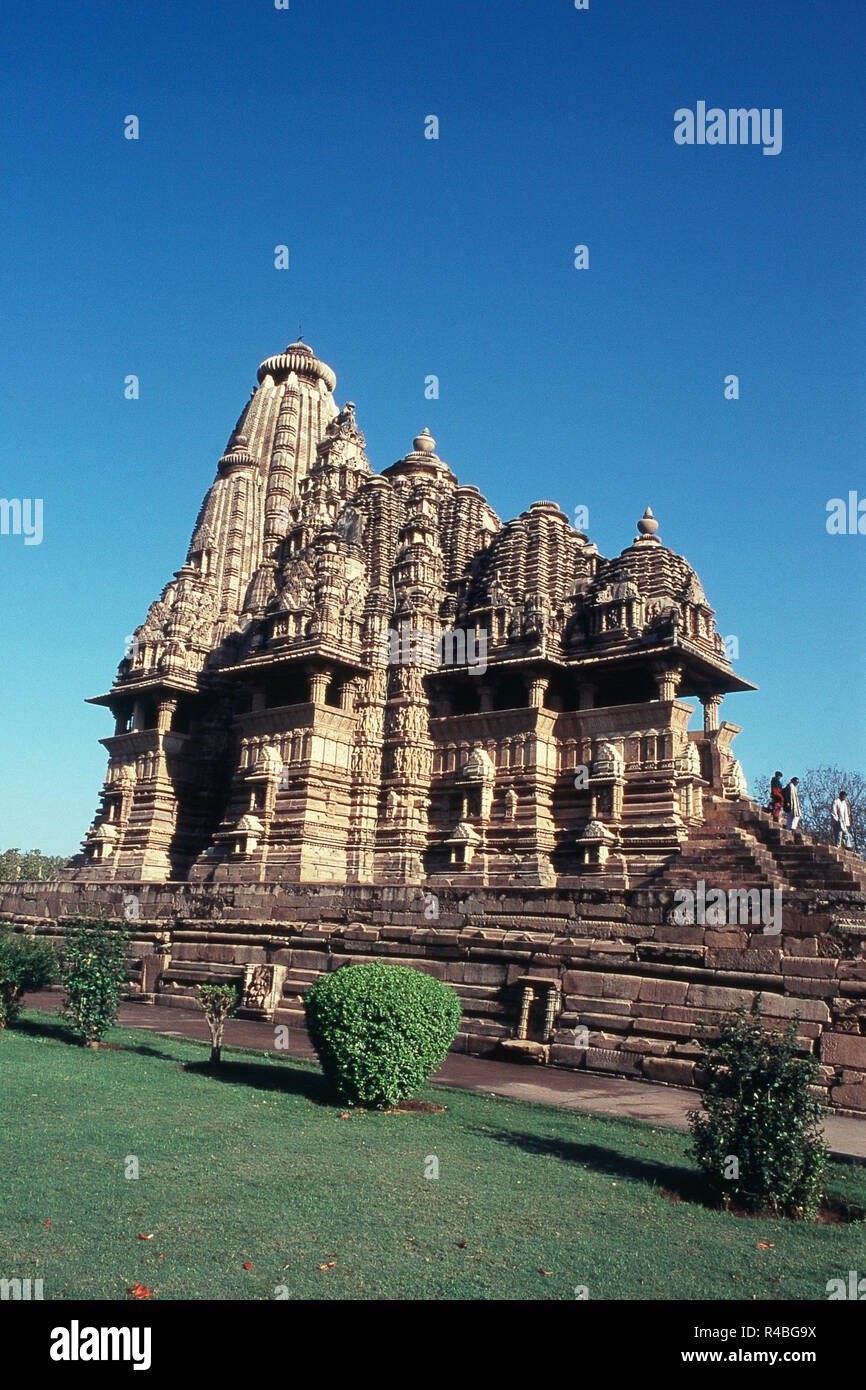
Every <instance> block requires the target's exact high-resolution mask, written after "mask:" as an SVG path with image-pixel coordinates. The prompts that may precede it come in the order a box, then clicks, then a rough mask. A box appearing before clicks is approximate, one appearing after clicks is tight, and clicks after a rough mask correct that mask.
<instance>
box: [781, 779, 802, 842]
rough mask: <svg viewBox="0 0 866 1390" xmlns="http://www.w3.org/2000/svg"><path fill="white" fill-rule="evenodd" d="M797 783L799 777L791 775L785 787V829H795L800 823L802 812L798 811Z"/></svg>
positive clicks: (798, 794) (798, 795)
mask: <svg viewBox="0 0 866 1390" xmlns="http://www.w3.org/2000/svg"><path fill="white" fill-rule="evenodd" d="M799 783H800V779H799V777H792V778H791V780H790V782H789V783H788V785H787V787H786V788H785V792H784V797H785V828H786V829H787V830H796V829H797V828H798V826H799V824H800V816H801V814H802V812H801V811H800V793H799V792H798V791H797V787H798V786H799Z"/></svg>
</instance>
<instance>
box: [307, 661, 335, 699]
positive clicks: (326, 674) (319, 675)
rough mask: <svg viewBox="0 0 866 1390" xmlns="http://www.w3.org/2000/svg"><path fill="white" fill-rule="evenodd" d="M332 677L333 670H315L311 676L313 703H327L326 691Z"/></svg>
mask: <svg viewBox="0 0 866 1390" xmlns="http://www.w3.org/2000/svg"><path fill="white" fill-rule="evenodd" d="M330 679H331V672H330V671H328V670H325V671H314V672H313V674H312V675H311V676H310V701H311V703H312V704H314V705H323V704H324V703H325V692H326V690H327V689H328V683H329V681H330Z"/></svg>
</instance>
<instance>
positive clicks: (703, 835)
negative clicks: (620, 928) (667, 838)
mask: <svg viewBox="0 0 866 1390" xmlns="http://www.w3.org/2000/svg"><path fill="white" fill-rule="evenodd" d="M699 878H703V879H704V880H705V881H706V882H707V883H708V884H709V883H711V884H712V885H713V887H719V888H728V887H734V886H735V887H737V888H781V889H783V890H785V891H787V892H802V891H805V892H810V891H811V892H815V891H822V892H831V893H833V892H839V893H866V861H864V860H863V859H861V858H860V856H859V855H858V854H854V853H853V852H852V851H851V850H842V849H836V848H835V847H834V846H832V845H825V844H822V843H821V842H820V841H818V840H815V839H814V837H813V836H811V835H807V834H804V833H801V832H800V831H799V830H798V831H791V830H784V829H782V828H781V827H780V826H778V825H776V824H775V823H774V821H773V818H772V816H771V815H770V813H769V812H768V811H763V810H761V808H760V807H758V806H757V805H755V804H754V803H753V802H750V801H726V800H722V799H715V798H713V799H710V798H707V799H706V800H705V802H704V824H703V825H701V826H696V827H694V828H692V829H691V830H690V831H689V833H688V837H687V839H686V840H685V841H684V843H683V845H682V849H681V850H680V851H679V853H674V854H671V855H670V856H669V857H668V858H667V859H666V861H665V864H664V867H663V868H662V869H660V870H658V871H657V872H656V873H655V874H654V875H653V876H652V878H651V880H650V883H651V886H653V887H656V886H657V887H665V888H667V887H671V888H678V887H688V886H691V885H693V884H694V883H695V881H696V880H697V879H699Z"/></svg>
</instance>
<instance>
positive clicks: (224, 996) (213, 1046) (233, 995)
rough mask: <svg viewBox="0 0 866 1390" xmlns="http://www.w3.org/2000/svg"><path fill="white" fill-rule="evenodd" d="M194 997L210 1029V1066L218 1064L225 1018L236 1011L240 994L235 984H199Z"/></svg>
mask: <svg viewBox="0 0 866 1390" xmlns="http://www.w3.org/2000/svg"><path fill="white" fill-rule="evenodd" d="M195 997H196V999H197V1000H198V1002H199V1004H201V1006H202V1008H203V1009H204V1016H205V1018H206V1019H207V1026H208V1028H209V1029H210V1060H211V1066H214V1067H216V1066H219V1060H220V1056H221V1054H222V1045H223V1032H224V1031H225V1026H226V1019H227V1018H231V1016H232V1014H234V1013H237V1010H238V1006H239V1004H240V1002H241V994H240V990H239V989H238V987H237V985H199V987H198V989H197V990H196V992H195Z"/></svg>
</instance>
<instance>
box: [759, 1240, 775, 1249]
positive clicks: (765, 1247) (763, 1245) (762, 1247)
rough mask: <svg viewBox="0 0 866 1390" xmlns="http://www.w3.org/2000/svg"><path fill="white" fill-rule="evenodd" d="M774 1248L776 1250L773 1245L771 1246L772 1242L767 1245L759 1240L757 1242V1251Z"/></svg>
mask: <svg viewBox="0 0 866 1390" xmlns="http://www.w3.org/2000/svg"><path fill="white" fill-rule="evenodd" d="M775 1248H776V1247H775V1245H773V1243H772V1241H771V1242H770V1244H769V1245H767V1244H766V1243H765V1242H764V1241H763V1240H759V1241H758V1249H759V1250H775Z"/></svg>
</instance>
